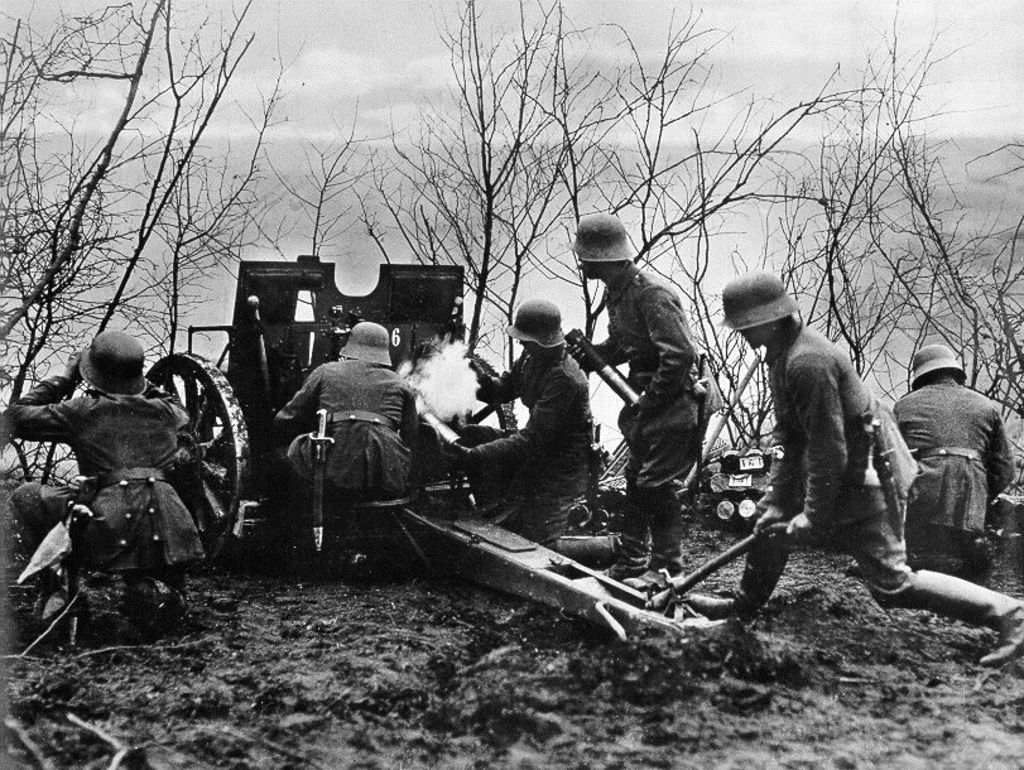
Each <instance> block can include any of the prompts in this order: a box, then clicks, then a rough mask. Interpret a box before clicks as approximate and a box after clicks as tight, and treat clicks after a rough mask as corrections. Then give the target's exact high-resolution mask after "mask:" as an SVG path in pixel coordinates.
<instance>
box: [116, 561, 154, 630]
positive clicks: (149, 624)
mask: <svg viewBox="0 0 1024 770" xmlns="http://www.w3.org/2000/svg"><path fill="white" fill-rule="evenodd" d="M124 580H125V583H124V593H123V594H122V595H121V613H122V614H123V615H124V617H125V619H127V620H128V622H129V623H131V625H132V628H133V629H134V631H136V632H137V633H139V634H141V635H142V637H143V639H144V640H145V641H151V640H152V639H154V638H155V637H156V636H157V635H158V632H159V615H160V589H159V588H158V587H157V583H156V580H154V579H153V578H152V577H150V576H149V575H143V574H140V573H137V572H129V573H125V576H124ZM128 634H129V636H130V632H128Z"/></svg>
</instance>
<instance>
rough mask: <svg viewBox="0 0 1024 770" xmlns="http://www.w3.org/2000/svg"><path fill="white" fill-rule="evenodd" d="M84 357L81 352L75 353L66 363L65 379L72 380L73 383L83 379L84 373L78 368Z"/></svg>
mask: <svg viewBox="0 0 1024 770" xmlns="http://www.w3.org/2000/svg"><path fill="white" fill-rule="evenodd" d="M81 358H82V354H81V353H75V354H73V355H72V356H71V358H69V359H68V362H67V363H66V364H65V365H64V374H63V376H64V377H65V379H68V380H71V381H72V382H73V383H76V384H77V383H79V382H81V381H82V373H81V372H80V371H79V370H78V362H79V360H80V359H81Z"/></svg>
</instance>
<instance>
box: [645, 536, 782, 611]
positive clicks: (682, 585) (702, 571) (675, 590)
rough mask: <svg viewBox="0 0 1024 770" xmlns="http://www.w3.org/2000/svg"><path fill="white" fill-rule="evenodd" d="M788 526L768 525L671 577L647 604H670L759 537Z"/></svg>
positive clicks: (659, 607)
mask: <svg viewBox="0 0 1024 770" xmlns="http://www.w3.org/2000/svg"><path fill="white" fill-rule="evenodd" d="M787 526H789V525H788V524H787V523H786V522H780V523H778V524H772V525H770V526H768V527H765V529H763V530H762V531H760V532H755V533H754V534H752V535H748V536H747V537H745V538H743V539H742V540H740V541H739V542H738V543H735V544H733V545H732V546H731V547H729V548H728V549H726V550H725V551H722V553H720V554H718V556H716V557H714V558H713V559H711V560H710V561H707V562H705V563H704V564H702V565H701V566H699V567H698V568H697V569H695V570H694V571H693V572H691V573H690V574H688V575H680V576H679V577H676V578H671V579H670V580H669V581H668V584H669V587H668V588H666V589H665V590H664V591H660V592H658V593H656V594H655V595H654V596H652V597H651V598H650V599H649V600H648V602H647V606H648V607H649V608H651V609H661V608H663V607H664V606H665V605H666V604H668V602H669V600H670V599H671V598H672V596H673V595H676V594H685V593H686V592H687V591H689V590H690V589H691V588H693V587H694V586H695V585H697V584H698V583H700V582H701V581H702V580H704V579H705V578H706V577H708V575H711V574H713V573H715V572H717V571H718V570H720V569H721V568H722V567H724V566H725V565H726V564H728V563H729V562H732V561H735V560H736V559H738V558H739V557H740V556H743V555H744V554H745V553H746V552H747V551H749V550H750V549H751V547H752V546H753V545H754V543H756V542H757V541H758V539H760V538H762V537H767V536H769V535H776V534H780V533H782V532H785V531H786V527H787Z"/></svg>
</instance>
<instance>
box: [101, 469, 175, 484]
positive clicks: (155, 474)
mask: <svg viewBox="0 0 1024 770" xmlns="http://www.w3.org/2000/svg"><path fill="white" fill-rule="evenodd" d="M129 481H148V482H149V483H151V484H153V483H156V482H157V481H167V474H165V473H164V472H163V471H162V470H160V469H159V468H118V469H117V470H113V471H110V472H109V473H101V474H100V475H98V476H97V477H96V484H97V486H98V487H99V488H100V489H102V488H103V487H109V486H113V485H114V484H120V483H121V482H124V483H126V484H127V483H128V482H129Z"/></svg>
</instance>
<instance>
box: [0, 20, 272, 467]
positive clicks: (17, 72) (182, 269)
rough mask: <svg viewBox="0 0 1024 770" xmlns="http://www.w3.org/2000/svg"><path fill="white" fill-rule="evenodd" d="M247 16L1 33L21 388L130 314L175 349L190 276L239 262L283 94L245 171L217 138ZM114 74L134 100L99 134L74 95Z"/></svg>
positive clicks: (3, 291)
mask: <svg viewBox="0 0 1024 770" xmlns="http://www.w3.org/2000/svg"><path fill="white" fill-rule="evenodd" d="M247 12H248V6H247V5H246V6H243V7H242V8H241V10H240V11H239V12H238V13H235V14H229V15H228V21H227V22H226V26H224V27H222V28H220V29H219V30H218V29H214V28H213V26H214V25H213V22H212V20H209V19H207V20H203V21H202V23H199V24H194V23H193V22H194V21H195V20H194V19H179V16H178V14H177V13H176V12H175V11H174V10H172V6H171V3H170V2H168V0H153V1H152V2H149V3H147V4H145V5H144V6H143V7H142V8H141V9H139V10H136V9H135V8H134V7H133V6H132V5H130V4H127V3H125V4H121V5H112V6H108V7H106V8H104V9H103V10H101V11H98V12H96V13H94V14H89V15H85V16H70V15H61V16H60V18H59V20H58V22H57V23H56V24H55V26H54V27H53V29H52V30H51V31H50V32H49V33H48V34H45V35H39V34H37V33H36V32H34V31H33V30H32V29H31V28H30V26H29V24H28V22H27V21H25V20H12V24H11V25H10V28H11V30H12V31H11V32H10V33H9V34H6V35H3V36H0V53H2V57H3V61H4V70H3V76H4V88H3V96H2V98H0V126H2V129H0V130H2V132H3V133H2V136H0V167H2V170H3V172H4V173H3V180H2V182H0V223H2V224H0V247H2V251H0V295H2V297H3V304H2V309H0V352H2V365H3V368H4V371H5V372H6V373H7V375H8V381H7V386H6V387H5V388H4V390H6V391H7V392H8V394H9V396H10V397H12V398H13V397H17V396H18V395H19V394H20V393H21V392H22V389H23V388H24V385H25V383H26V381H28V379H30V378H32V377H34V376H35V375H36V373H37V370H39V369H43V370H45V368H46V367H47V366H49V364H50V362H51V361H52V360H54V359H63V358H65V357H66V356H67V354H68V353H69V352H70V351H71V350H74V349H77V348H79V347H80V346H81V344H82V340H83V338H84V337H86V336H89V335H91V334H94V333H96V331H98V330H102V329H103V328H105V327H106V326H107V325H108V324H109V323H110V322H111V321H112V319H113V318H114V315H115V313H116V314H118V315H120V316H122V317H123V318H124V319H125V320H126V321H127V322H128V323H131V324H134V325H135V327H136V329H135V330H136V331H137V332H139V333H141V334H143V336H148V337H149V338H150V341H151V343H153V344H161V343H165V342H166V343H167V344H166V347H165V349H166V350H170V349H171V348H172V346H173V335H174V332H175V331H176V328H177V323H178V313H179V310H180V302H181V299H182V288H183V286H185V285H187V284H188V283H189V282H190V281H194V280H195V278H196V276H197V275H198V274H200V273H202V272H203V271H205V270H207V269H208V268H209V266H210V265H212V264H217V263H220V262H222V261H223V260H225V259H233V258H235V257H236V256H237V247H238V243H239V238H240V237H241V236H240V233H241V232H242V230H241V227H242V226H243V224H244V221H243V219H242V216H241V214H242V212H243V211H244V210H245V208H246V207H247V206H248V205H249V204H250V203H251V197H250V189H251V185H252V183H253V181H254V180H255V179H256V178H257V176H258V174H259V161H258V158H259V157H260V152H259V147H260V145H261V143H262V139H263V132H264V131H265V129H266V127H267V125H268V124H269V121H270V115H271V113H272V108H273V104H274V101H275V98H276V97H275V96H274V95H271V97H270V98H269V99H268V100H267V101H266V103H265V105H264V111H263V114H261V115H259V116H254V118H253V120H252V123H253V128H254V131H253V135H254V139H253V140H252V143H251V144H250V145H248V147H247V149H248V152H247V161H245V162H246V163H247V168H246V166H244V165H243V166H241V170H240V172H239V173H237V174H231V175H228V174H226V173H225V170H226V169H227V168H228V167H229V166H228V164H229V162H236V163H237V161H235V160H233V159H234V157H235V156H234V154H233V153H232V154H231V156H230V157H231V158H232V161H229V160H228V158H227V157H225V155H224V153H223V152H222V151H221V150H219V149H215V148H213V147H211V146H210V145H209V144H208V143H207V134H208V129H209V128H210V126H211V124H212V122H213V120H214V117H215V115H216V114H217V113H218V112H219V111H221V110H222V109H223V107H224V97H225V95H226V94H227V92H228V89H229V86H230V83H231V80H232V78H233V77H234V75H235V73H236V72H237V68H238V66H239V63H240V62H241V60H242V58H243V57H244V56H245V54H246V52H247V51H248V48H249V46H250V44H251V42H252V36H251V35H248V36H246V35H244V34H243V27H244V23H245V19H246V14H247ZM211 39H212V43H211ZM108 81H114V82H116V83H119V84H123V87H124V88H123V92H122V97H121V99H122V100H121V103H120V106H119V109H118V112H117V115H116V117H114V118H113V119H112V121H111V125H110V126H109V127H107V128H106V129H104V133H103V135H102V138H101V139H98V140H97V138H96V131H95V124H94V123H92V122H90V123H89V124H85V123H79V122H78V121H77V120H76V118H75V117H74V115H73V113H69V112H68V110H67V109H66V107H65V105H66V104H73V103H75V102H74V99H75V98H79V99H82V100H85V101H86V102H87V100H88V98H89V94H90V93H92V92H91V90H90V89H92V88H94V87H95V84H96V83H100V82H108ZM26 470H29V469H28V468H26Z"/></svg>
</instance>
